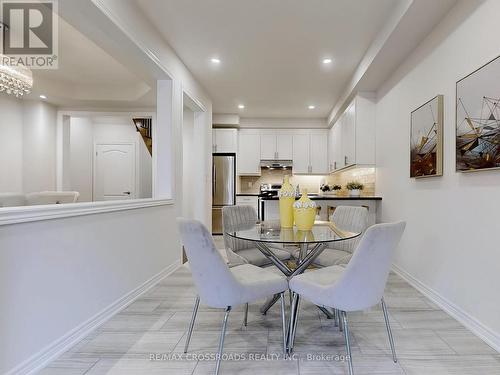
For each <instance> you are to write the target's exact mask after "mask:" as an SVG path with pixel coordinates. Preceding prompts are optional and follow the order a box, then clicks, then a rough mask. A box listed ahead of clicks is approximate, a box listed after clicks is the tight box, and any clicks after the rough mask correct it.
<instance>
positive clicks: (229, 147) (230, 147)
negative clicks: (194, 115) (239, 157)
mask: <svg viewBox="0 0 500 375" xmlns="http://www.w3.org/2000/svg"><path fill="white" fill-rule="evenodd" d="M237 149H238V130H237V129H225V128H216V129H212V152H217V153H236V152H237Z"/></svg>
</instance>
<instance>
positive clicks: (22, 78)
mask: <svg viewBox="0 0 500 375" xmlns="http://www.w3.org/2000/svg"><path fill="white" fill-rule="evenodd" d="M3 57H4V56H3V55H0V92H5V93H7V94H9V95H15V96H16V97H17V98H19V97H22V96H23V95H24V94H29V93H30V92H31V88H32V87H33V74H32V73H31V70H29V69H28V68H25V67H24V66H9V65H5V64H4V62H3V61H6V60H4V59H3ZM7 61H8V60H7Z"/></svg>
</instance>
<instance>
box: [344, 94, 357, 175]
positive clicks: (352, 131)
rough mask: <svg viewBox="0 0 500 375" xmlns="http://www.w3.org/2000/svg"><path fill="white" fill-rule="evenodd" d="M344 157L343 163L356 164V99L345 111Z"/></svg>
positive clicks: (347, 164) (345, 165)
mask: <svg viewBox="0 0 500 375" xmlns="http://www.w3.org/2000/svg"><path fill="white" fill-rule="evenodd" d="M341 129H342V131H341V132H342V142H341V149H342V157H343V160H342V162H341V165H342V166H343V167H348V166H351V165H354V164H356V101H355V100H354V101H353V102H352V103H351V104H350V105H349V107H347V109H346V110H345V112H344V118H343V121H342V126H341Z"/></svg>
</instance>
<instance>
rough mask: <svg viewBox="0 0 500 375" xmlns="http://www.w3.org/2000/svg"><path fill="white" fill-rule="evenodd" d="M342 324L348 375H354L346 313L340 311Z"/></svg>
mask: <svg viewBox="0 0 500 375" xmlns="http://www.w3.org/2000/svg"><path fill="white" fill-rule="evenodd" d="M342 323H343V324H342V325H343V326H344V337H345V348H346V352H347V357H348V364H349V375H354V369H353V367H352V356H351V342H350V339H349V323H348V322H347V313H346V312H345V311H342Z"/></svg>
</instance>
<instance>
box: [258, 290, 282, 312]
mask: <svg viewBox="0 0 500 375" xmlns="http://www.w3.org/2000/svg"><path fill="white" fill-rule="evenodd" d="M279 299H280V295H279V293H278V294H275V295H274V296H272V297H270V298H268V299H267V300H266V302H265V303H264V305H263V306H262V307H261V308H260V313H261V314H262V315H266V314H267V311H268V310H269V309H270V308H271V307H273V305H274V304H275V303H276V302H278V300H279Z"/></svg>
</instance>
